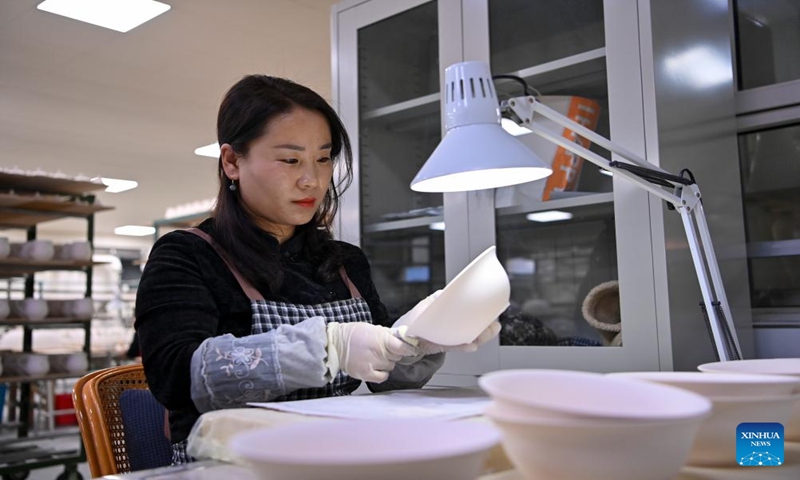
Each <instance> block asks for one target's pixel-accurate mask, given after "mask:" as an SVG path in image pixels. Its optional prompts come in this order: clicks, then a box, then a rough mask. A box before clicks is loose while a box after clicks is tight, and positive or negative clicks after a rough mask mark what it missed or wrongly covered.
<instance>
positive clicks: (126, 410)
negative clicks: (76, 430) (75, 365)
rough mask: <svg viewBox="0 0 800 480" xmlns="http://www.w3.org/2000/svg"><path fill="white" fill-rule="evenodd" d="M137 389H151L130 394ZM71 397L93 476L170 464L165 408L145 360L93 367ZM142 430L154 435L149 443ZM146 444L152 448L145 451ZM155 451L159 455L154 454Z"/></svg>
mask: <svg viewBox="0 0 800 480" xmlns="http://www.w3.org/2000/svg"><path fill="white" fill-rule="evenodd" d="M133 390H138V391H141V392H142V393H144V392H146V393H147V394H146V395H143V394H134V395H132V396H131V395H130V394H125V392H128V391H133ZM123 394H125V395H123ZM72 396H73V400H74V404H75V410H76V413H77V416H78V425H79V427H80V430H81V435H82V436H83V441H84V446H85V448H86V458H87V462H88V463H89V469H90V470H91V473H92V476H93V477H101V476H104V475H112V474H119V473H127V472H131V471H133V470H134V469H140V468H155V467H159V466H164V465H168V464H169V462H170V459H171V446H170V444H169V441H168V440H167V439H166V438H164V433H163V432H164V430H163V425H164V408H163V407H161V405H159V404H158V403H157V402H155V399H154V398H153V396H152V394H150V391H149V389H148V387H147V380H146V379H145V376H144V370H143V368H142V365H141V364H133V365H123V366H119V367H111V368H106V369H103V370H98V371H96V372H92V373H90V374H88V375H86V376H85V377H83V378H81V379H80V380H79V381H78V383H76V384H75V388H74V390H73V393H72ZM120 397H123V398H122V400H123V402H122V404H121V403H120ZM159 407H160V408H159ZM126 423H127V428H126ZM142 435H152V438H150V442H149V444H148V442H147V441H143V439H142ZM129 438H130V442H129V441H128V439H129ZM143 445H147V449H144V450H140V447H141V446H143ZM153 448H155V449H156V450H153ZM153 451H158V454H157V455H155V456H154V457H151V455H150V454H151V453H152V452H153ZM131 458H133V460H134V461H133V463H134V464H135V465H132V464H131Z"/></svg>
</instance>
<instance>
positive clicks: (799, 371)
mask: <svg viewBox="0 0 800 480" xmlns="http://www.w3.org/2000/svg"><path fill="white" fill-rule="evenodd" d="M697 368H698V370H700V371H701V372H715V373H756V374H764V375H790V376H792V377H795V378H800V358H758V359H751V360H733V361H729V362H713V363H706V364H703V365H700V366H699V367H697ZM784 427H785V429H786V430H785V432H784V433H785V435H786V440H789V441H794V442H800V400H799V401H796V402H795V403H794V406H793V407H792V416H791V418H790V419H789V424H788V425H784Z"/></svg>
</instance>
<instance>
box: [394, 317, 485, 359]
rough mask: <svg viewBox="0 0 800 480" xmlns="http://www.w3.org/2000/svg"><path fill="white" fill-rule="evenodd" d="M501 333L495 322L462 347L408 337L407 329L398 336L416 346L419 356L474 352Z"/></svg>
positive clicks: (399, 332)
mask: <svg viewBox="0 0 800 480" xmlns="http://www.w3.org/2000/svg"><path fill="white" fill-rule="evenodd" d="M499 333H500V322H498V321H497V320H495V321H493V322H492V323H491V325H489V326H488V327H486V329H485V330H484V331H483V332H481V334H480V335H478V338H476V339H475V340H474V341H473V342H472V343H465V344H462V345H439V344H438V343H433V342H429V341H427V340H423V339H421V338H415V337H408V336H406V335H405V329H404V328H400V329H398V330H397V335H398V336H399V337H400V338H401V339H403V341H405V342H407V343H410V344H412V345H414V346H415V347H416V349H417V352H418V355H433V354H436V353H442V352H474V351H475V350H477V349H478V347H480V346H481V345H483V344H484V343H486V342H488V341H489V340H491V339H493V338H494V337H496V336H497V334H499Z"/></svg>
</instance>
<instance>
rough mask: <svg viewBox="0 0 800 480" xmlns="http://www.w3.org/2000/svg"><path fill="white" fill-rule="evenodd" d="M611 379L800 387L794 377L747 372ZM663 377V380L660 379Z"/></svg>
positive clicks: (629, 375) (619, 374)
mask: <svg viewBox="0 0 800 480" xmlns="http://www.w3.org/2000/svg"><path fill="white" fill-rule="evenodd" d="M606 375H607V376H609V377H624V378H634V379H641V380H651V379H652V380H653V381H657V382H660V381H661V380H662V379H663V380H664V382H665V383H666V382H669V381H671V380H673V379H674V381H675V382H676V383H678V382H680V383H684V384H694V385H700V384H702V385H723V384H730V385H734V384H743V385H789V384H796V385H798V386H800V378H796V377H792V376H791V375H770V374H766V373H764V374H761V373H746V372H730V373H722V372H694V371H693V372H672V371H670V372H661V371H652V372H645V371H642V372H612V373H607V374H606ZM659 377H662V378H659ZM667 384H668V385H675V383H667Z"/></svg>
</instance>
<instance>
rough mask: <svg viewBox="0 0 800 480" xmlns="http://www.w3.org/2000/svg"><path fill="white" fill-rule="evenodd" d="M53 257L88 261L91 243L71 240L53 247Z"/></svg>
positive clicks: (90, 253)
mask: <svg viewBox="0 0 800 480" xmlns="http://www.w3.org/2000/svg"><path fill="white" fill-rule="evenodd" d="M54 258H57V259H59V260H68V261H75V262H88V261H90V260H91V259H92V245H91V244H90V243H89V242H72V243H67V244H64V245H57V246H56V247H55V255H54Z"/></svg>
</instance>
